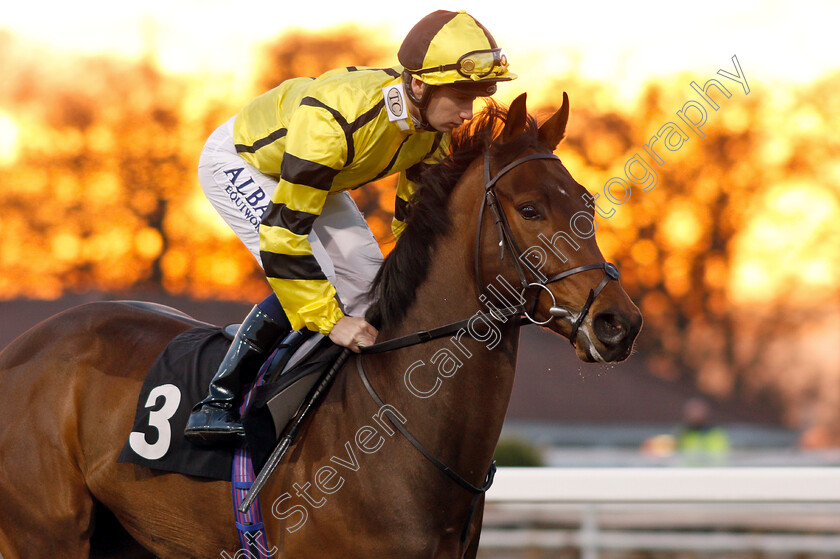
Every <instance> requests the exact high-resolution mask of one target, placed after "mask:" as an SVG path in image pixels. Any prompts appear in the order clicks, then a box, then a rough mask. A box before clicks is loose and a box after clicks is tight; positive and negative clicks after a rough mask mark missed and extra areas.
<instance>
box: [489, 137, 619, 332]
mask: <svg viewBox="0 0 840 559" xmlns="http://www.w3.org/2000/svg"><path fill="white" fill-rule="evenodd" d="M535 159H553V160H556V161H558V162H559V161H560V158H559V157H557V156H556V155H554V154H550V153H534V154H531V155H526V156H524V157H520V158H519V159H516V160H515V161H513V162H512V163H509V164H507V165H505V166H504V167H502V169H501V170H500V171H499V172H498V173H496V175H495V176H492V175H491V173H490V151H489V150H488V151H486V152H485V154H484V203H483V204H482V205H481V209H480V210H479V211H478V228H477V229H476V233H475V278H476V282H477V283H478V286H479V292H480V294H481V300H486V299H485V297H486V296H485V295H484V294H483V293H482V292H483V287H482V285H483V283H482V280H481V275H482V274H481V228H482V225H483V223H484V208H490V212H491V213H492V214H493V221H494V222H495V223H496V229H497V231H498V232H499V252H500V254H499V260H504V257H505V247H507V248H508V251H509V252H510V253H511V255H514V258H513V264H514V267H515V268H516V273H517V275H518V276H519V282H520V286H521V291H520V293H519V299H520V301H522V303H520V304H519V305H517V306H515V307H513V308H511V309H508V310H507V312H506V313H505V314H508V315H512V314H522V315H524V316H525V318H527V319H528V320H530V321H531V322H533V323H534V324H548V323H549V322H550V321H551V320H553V319H554V318H555V314H561V313H562V312H563V311H562V309H560V308H559V307H557V301H556V299H555V298H554V294H553V293H552V292H551V290H550V289H548V287H546V286H547V285H548V284H550V283H554V282H556V281H560V280H562V279H565V278H567V277H569V276H572V275H574V274H579V273H581V272H586V271H588V270H603V271H604V278H603V279H602V280H601V283H599V284H598V286H597V287H596V288H595V289H590V290H589V297H588V298H587V299H586V303H584V305H583V307H581V310H580V313H578V316H577V319H576V320H575V321H574V323H573V324H572V331H571V334H570V335H569V341H570V342H571V343H572V345H575V340H576V339H577V333H578V329H579V328H580V325H581V324H582V323H583V320H584V319H585V318H586V315H587V314H588V313H589V307H591V306H592V303H593V302H594V301H595V298H596V297H597V296H598V295H599V294H600V293H601V291H603V289H604V287H606V285H607V284H608V283H609V282H610V281H612V280H617V279H618V278H619V277H621V274H620V273H619V271H618V268H616V266H615V264H612V263H610V262H604V263H602V264H587V265H585V266H578V267H576V268H571V269H569V270H566V271H564V272H560V273H559V274H557V275H555V276H552V277H551V278H546V279H540V278H539V277H537V274H535V273H534V272H533V270H532V271H531V275H532V276H534V278H535V281H529V280H528V274H527V273H526V271H525V268H523V266H522V263H521V260H522V255H523V254H524V253H523V252H522V251H521V250H520V249H519V245H518V244H517V242H516V238H515V237H514V236H513V232H512V231H511V229H510V224H509V223H508V219H507V216H506V215H505V211H504V209H502V206H501V204H499V200H498V198H497V197H496V190H495V189H496V183H497V182H499V179H501V178H502V177H503V176H504V175H505V174H506V173H507V172H508V171H511V170H513V169H514V168H516V167H518V166H519V165H521V164H523V163H525V162H526V161H533V160H535ZM533 287H537V288H540V289H542V290H545V291H547V292H548V294H549V295H550V296H551V302H552V304H551V309H550V310H549V314H550V316H549V317H548V318H547V319H546V320H544V321H542V322H539V321H537V320H536V319H535V318H533V316H532V315H533V314H534V312H535V311H536V308H537V301H538V300H539V297H540V296H539V292H538V293H537V295H536V296H535V297H534V300H533V303H532V305H531V306H530V308H531V312H530V314H529V313H528V309H527V308H526V307H525V304H524V303H525V293H526V292H527V291H528V290H529V289H531V288H533Z"/></svg>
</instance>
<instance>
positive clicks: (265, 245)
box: [260, 105, 347, 335]
mask: <svg viewBox="0 0 840 559" xmlns="http://www.w3.org/2000/svg"><path fill="white" fill-rule="evenodd" d="M346 160H347V143H346V140H345V136H344V133H343V131H342V130H341V128H340V126H339V125H338V124H337V123H336V122H335V120H334V119H333V117H332V115H330V114H329V113H328V112H327V111H325V110H324V109H322V108H319V107H313V106H304V105H302V106H301V107H300V108H299V109H298V110H297V111H296V112H295V115H294V117H293V118H292V121H291V123H290V125H289V127H288V134H287V138H286V152H285V154H284V156H283V160H282V163H281V171H280V180H279V182H278V184H277V188H276V189H275V191H274V194H273V195H272V197H271V204H270V205H269V208H268V210H267V211H266V213H265V215H264V216H263V219H262V223H261V224H260V258H261V259H262V263H263V268H264V269H265V274H266V277H267V279H268V283H269V284H270V285H271V287H272V289H273V290H274V292H275V293H276V294H277V298H278V299H279V300H280V303H281V304H282V305H283V310H284V311H285V313H286V316H287V317H288V319H289V322H290V323H291V325H292V328H294V329H295V330H299V329H302V328H307V329H309V330H313V331H317V332H320V333H322V334H324V335H328V334H329V333H330V332H331V330H332V329H333V326H334V325H335V324H336V323H337V322H338V321H339V320H341V319H342V318H343V317H344V313H343V312H342V311H341V308H340V307H339V305H338V301H337V300H336V291H335V287H333V285H332V284H331V283H330V282H329V280H328V279H327V277H326V275H325V274H324V272H323V270H321V266H320V265H319V264H318V261H317V260H316V259H315V256H313V254H312V247H311V245H310V244H309V240H308V239H307V236H308V235H309V233H310V231H311V230H312V224H313V222H314V221H315V219H316V218H317V217H318V216H319V215H320V214H321V211H322V209H323V207H324V203H325V201H326V198H327V195H328V194H329V192H330V189H331V188H332V181H333V179H334V178H335V176H336V175H337V174H338V173H339V171H340V170H341V169H342V168H343V167H344V163H345V161H346Z"/></svg>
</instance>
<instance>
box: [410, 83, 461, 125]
mask: <svg viewBox="0 0 840 559" xmlns="http://www.w3.org/2000/svg"><path fill="white" fill-rule="evenodd" d="M411 86H412V87H413V88H414V92H415V94H417V96H418V97H419V96H420V95H421V94H422V91H423V88H426V87H429V86H428V85H426V84H424V83H422V82H420V81H418V80H416V79H415V80H412V83H411ZM475 99H476V97H475V95H470V94H467V93H464V92H461V91H456V90H454V89H451V88H449V87H446V86H439V87H435V88H434V90H433V91H432V98H431V99H430V100H429V105H428V106H427V107H426V120H427V121H428V122H429V124H430V125H431V126H432V128H434V129H435V130H437V131H439V132H452V131H453V130H454V129H455V128H457V127H458V126H460V125H461V124H462V123H463V122H464V121H466V120H470V119H471V118H472V117H473V102H474V101H475Z"/></svg>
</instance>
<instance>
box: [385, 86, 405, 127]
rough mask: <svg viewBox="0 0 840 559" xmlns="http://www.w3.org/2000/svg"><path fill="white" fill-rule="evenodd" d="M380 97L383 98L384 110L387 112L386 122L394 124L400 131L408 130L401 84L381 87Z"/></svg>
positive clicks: (403, 91) (403, 92)
mask: <svg viewBox="0 0 840 559" xmlns="http://www.w3.org/2000/svg"><path fill="white" fill-rule="evenodd" d="M382 96H383V97H384V98H385V110H386V111H387V112H388V120H390V121H391V122H396V123H397V126H399V127H400V130H408V121H407V119H408V111H407V110H406V106H405V90H403V84H401V83H398V84H395V85H389V86H386V87H383V88H382Z"/></svg>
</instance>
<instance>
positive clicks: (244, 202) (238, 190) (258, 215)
mask: <svg viewBox="0 0 840 559" xmlns="http://www.w3.org/2000/svg"><path fill="white" fill-rule="evenodd" d="M244 170H245V169H244V168H243V167H238V168H236V169H225V170H223V171H221V172H220V173H216V180H217V181H218V182H219V183H225V182H227V183H228V184H226V185H225V188H224V190H225V192H226V193H227V194H228V196H230V201H231V202H233V204H234V205H235V206H236V208H237V209H238V210H239V211H240V213H242V215H243V217H244V218H245V219H246V220H247V221H249V222H250V223H251V225H252V226H253V227H254V229H256V230H259V228H260V222H261V221H262V216H263V214H264V213H265V210H266V209H267V208H268V196H267V195H266V193H265V190H263V189H262V188H260V187H259V185H257V183H256V182H254V179H253V178H251V177H250V176H248V175H247V174H245V175H244V176H243V177H242V178H247V179H248V180H246V181H243V182H241V183H239V184H237V181H238V180H239V178H240V174H242V172H243V171H244ZM222 174H224V175H225V176H226V179H227V180H225V178H223V177H222ZM260 203H262V204H263V205H259V204H260Z"/></svg>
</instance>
